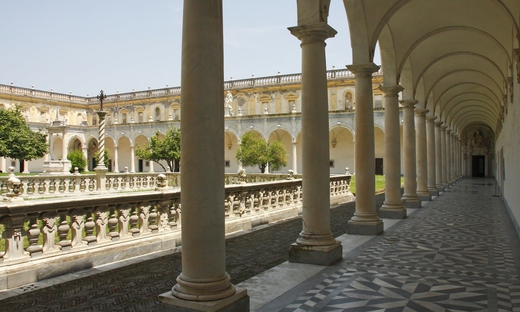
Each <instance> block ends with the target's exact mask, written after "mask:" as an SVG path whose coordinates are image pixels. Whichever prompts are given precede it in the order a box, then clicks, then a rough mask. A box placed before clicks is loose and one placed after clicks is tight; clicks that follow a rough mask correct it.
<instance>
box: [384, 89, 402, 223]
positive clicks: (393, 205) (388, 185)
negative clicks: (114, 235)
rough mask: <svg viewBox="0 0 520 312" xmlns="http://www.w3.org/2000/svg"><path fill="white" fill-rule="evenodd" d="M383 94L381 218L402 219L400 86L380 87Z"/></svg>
mask: <svg viewBox="0 0 520 312" xmlns="http://www.w3.org/2000/svg"><path fill="white" fill-rule="evenodd" d="M380 89H381V91H382V92H383V93H384V94H385V162H384V163H383V165H384V172H385V202H384V203H383V206H382V207H381V208H380V209H379V216H380V217H381V218H391V219H402V218H405V217H406V209H405V208H404V205H403V202H402V201H401V155H400V153H401V150H400V131H399V102H398V95H399V92H401V91H402V90H403V87H401V86H391V87H380Z"/></svg>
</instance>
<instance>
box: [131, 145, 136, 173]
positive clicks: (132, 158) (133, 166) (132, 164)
mask: <svg viewBox="0 0 520 312" xmlns="http://www.w3.org/2000/svg"><path fill="white" fill-rule="evenodd" d="M130 172H131V173H134V172H135V149H134V146H133V145H132V146H130Z"/></svg>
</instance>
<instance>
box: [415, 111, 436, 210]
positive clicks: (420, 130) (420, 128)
mask: <svg viewBox="0 0 520 312" xmlns="http://www.w3.org/2000/svg"><path fill="white" fill-rule="evenodd" d="M428 112H429V110H427V109H416V110H415V127H416V130H415V139H416V149H415V151H416V155H417V196H419V198H420V199H421V201H423V200H424V201H429V200H432V196H431V194H430V192H429V191H428V159H427V158H428V155H427V148H426V114H427V113H428Z"/></svg>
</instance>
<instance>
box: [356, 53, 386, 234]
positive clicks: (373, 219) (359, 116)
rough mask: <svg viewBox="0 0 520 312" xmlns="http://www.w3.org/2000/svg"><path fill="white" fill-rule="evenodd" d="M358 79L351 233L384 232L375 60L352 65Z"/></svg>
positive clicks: (376, 67) (376, 68)
mask: <svg viewBox="0 0 520 312" xmlns="http://www.w3.org/2000/svg"><path fill="white" fill-rule="evenodd" d="M347 68H348V69H349V70H350V71H351V72H352V73H353V74H354V75H355V76H356V82H355V102H356V114H355V131H356V138H355V143H354V144H355V145H354V149H355V150H354V161H355V164H354V165H355V173H356V212H354V216H353V217H352V219H351V220H349V222H348V229H347V231H348V233H349V234H368V235H376V234H379V233H381V232H383V222H382V221H381V219H380V218H379V217H378V216H377V213H376V209H375V150H374V107H373V105H374V104H373V95H372V73H373V72H375V71H377V70H378V69H379V67H378V66H376V65H374V64H373V63H370V64H362V65H350V66H347Z"/></svg>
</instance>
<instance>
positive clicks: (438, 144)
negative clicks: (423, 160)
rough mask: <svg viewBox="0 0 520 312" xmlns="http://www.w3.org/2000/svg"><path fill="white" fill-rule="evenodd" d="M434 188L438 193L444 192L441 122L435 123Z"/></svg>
mask: <svg viewBox="0 0 520 312" xmlns="http://www.w3.org/2000/svg"><path fill="white" fill-rule="evenodd" d="M434 124H435V186H436V187H437V189H438V190H439V192H444V184H443V183H442V166H443V161H442V131H441V125H442V121H436V122H435V123H434Z"/></svg>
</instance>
